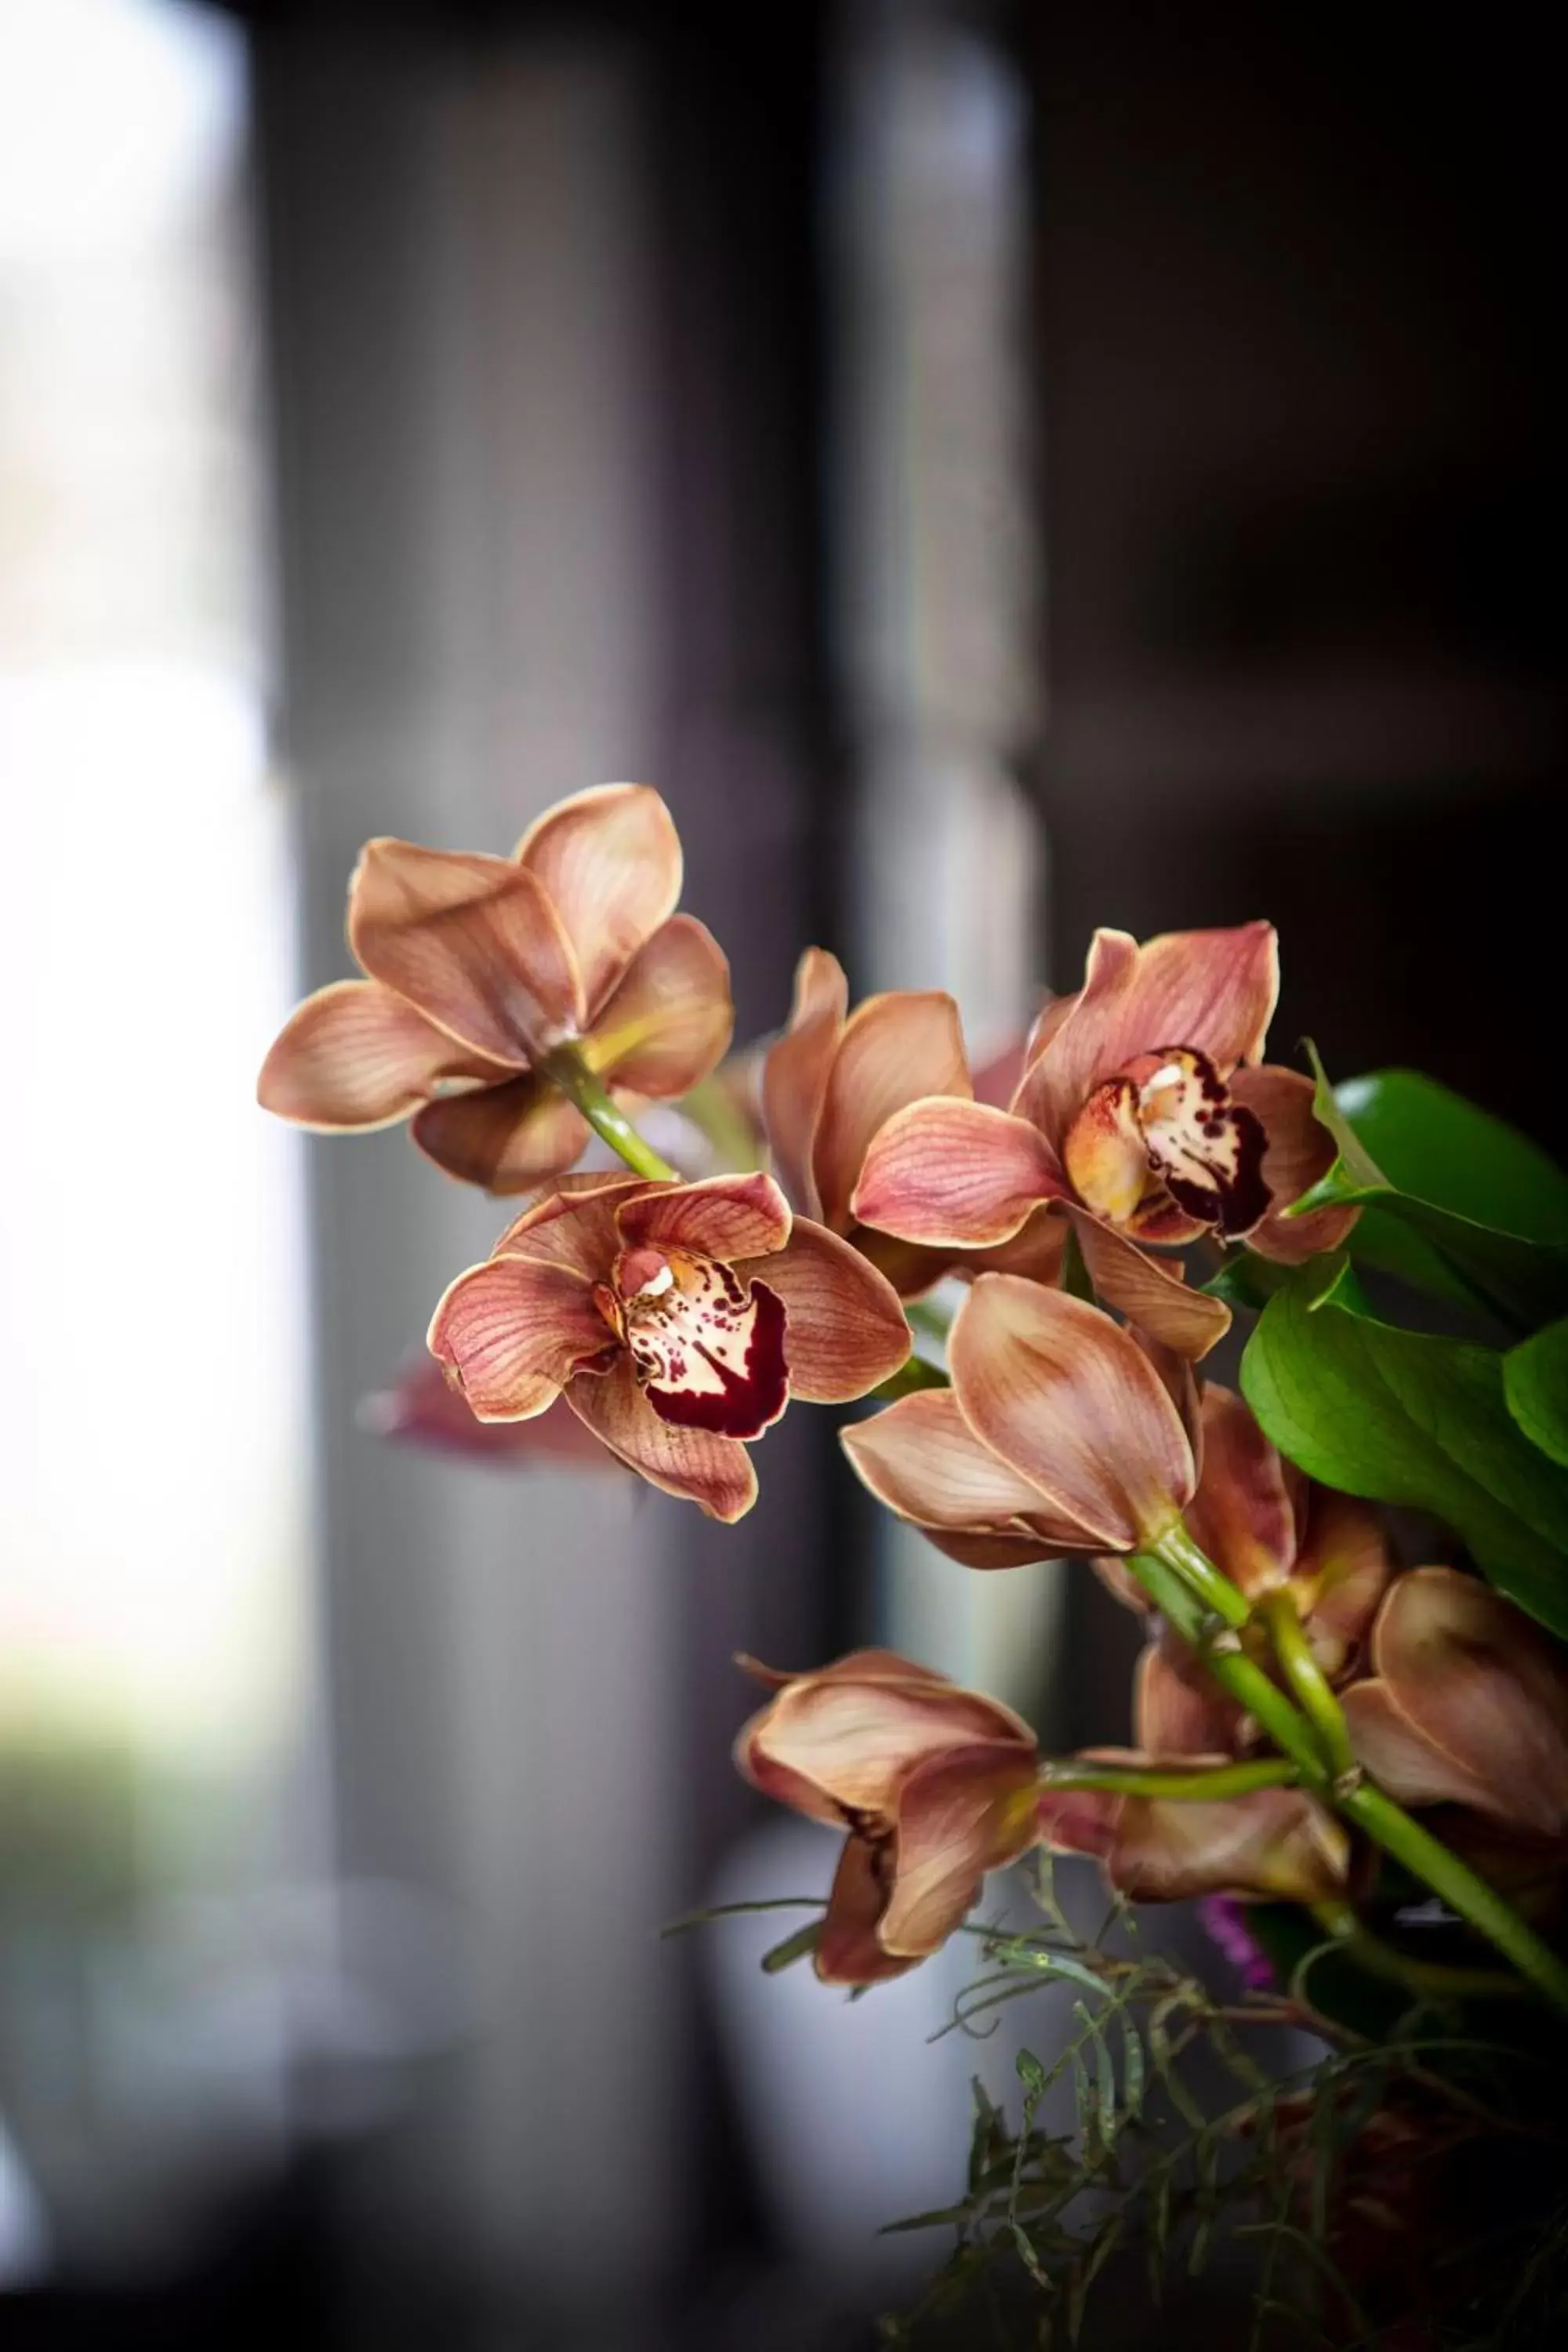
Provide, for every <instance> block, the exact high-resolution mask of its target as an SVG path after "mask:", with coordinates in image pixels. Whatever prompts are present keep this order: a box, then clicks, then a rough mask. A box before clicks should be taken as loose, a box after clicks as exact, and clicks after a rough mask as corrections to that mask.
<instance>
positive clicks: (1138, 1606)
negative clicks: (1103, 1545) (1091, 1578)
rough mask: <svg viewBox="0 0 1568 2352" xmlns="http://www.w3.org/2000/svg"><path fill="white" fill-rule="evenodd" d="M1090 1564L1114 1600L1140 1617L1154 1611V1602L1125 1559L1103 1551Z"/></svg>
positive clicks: (1149, 1614)
mask: <svg viewBox="0 0 1568 2352" xmlns="http://www.w3.org/2000/svg"><path fill="white" fill-rule="evenodd" d="M1089 1566H1090V1568H1092V1569H1093V1570H1094V1572H1095V1575H1096V1576H1097V1577H1098V1578H1099V1580H1100V1583H1101V1584H1103V1585H1104V1587H1105V1589H1106V1591H1107V1592H1109V1593H1110V1597H1111V1599H1112V1601H1117V1602H1119V1603H1120V1605H1121V1607H1122V1608H1123V1609H1131V1611H1133V1612H1134V1613H1135V1614H1136V1615H1137V1616H1140V1617H1148V1616H1151V1615H1152V1613H1153V1608H1154V1604H1153V1602H1152V1601H1151V1600H1150V1598H1149V1595H1148V1593H1147V1592H1146V1591H1144V1589H1143V1587H1142V1585H1141V1584H1140V1583H1139V1581H1138V1579H1137V1578H1136V1577H1135V1576H1134V1575H1133V1573H1132V1570H1131V1569H1130V1568H1129V1567H1128V1565H1127V1563H1126V1561H1125V1560H1123V1559H1117V1557H1116V1556H1115V1554H1114V1553H1101V1554H1100V1555H1099V1556H1098V1557H1097V1558H1096V1559H1091V1560H1090V1561H1089Z"/></svg>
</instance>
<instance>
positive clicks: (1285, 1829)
mask: <svg viewBox="0 0 1568 2352" xmlns="http://www.w3.org/2000/svg"><path fill="white" fill-rule="evenodd" d="M1184 1760H1190V1759H1184ZM1223 1760H1224V1759H1220V1758H1215V1762H1220V1761H1223ZM1349 1864H1350V1840H1349V1838H1348V1837H1347V1836H1346V1834H1345V1832H1344V1831H1343V1830H1342V1828H1341V1826H1340V1824H1339V1822H1336V1821H1335V1820H1334V1818H1333V1816H1332V1815H1331V1814H1330V1813H1326V1812H1325V1811H1323V1810H1322V1808H1321V1805H1317V1804H1315V1803H1314V1802H1313V1801H1312V1800H1311V1798H1310V1797H1309V1796H1307V1795H1306V1794H1305V1793H1304V1792H1303V1791H1302V1790H1300V1789H1258V1790H1254V1791H1253V1792H1252V1794H1251V1795H1250V1796H1246V1797H1227V1798H1224V1799H1221V1800H1218V1801H1205V1800H1201V1799H1200V1800H1196V1801H1194V1800H1192V1799H1189V1798H1165V1797H1124V1798H1123V1799H1122V1801H1121V1813H1120V1815H1119V1816H1118V1819H1117V1822H1116V1835H1115V1841H1114V1844H1113V1846H1112V1849H1111V1853H1110V1860H1109V1863H1108V1865H1107V1870H1106V1875H1107V1876H1108V1878H1109V1879H1110V1883H1111V1885H1113V1886H1115V1887H1117V1888H1119V1889H1120V1890H1121V1893H1122V1894H1123V1895H1128V1896H1130V1897H1131V1900H1132V1901H1133V1902H1135V1903H1173V1902H1180V1901H1183V1900H1184V1899H1185V1898H1187V1897H1188V1896H1191V1895H1267V1896H1269V1897H1270V1898H1272V1899H1274V1900H1276V1901H1279V1902H1288V1903H1321V1902H1326V1901H1328V1900H1330V1899H1331V1898H1332V1897H1333V1896H1334V1895H1338V1894H1339V1893H1340V1892H1341V1891H1342V1888H1343V1886H1344V1884H1345V1879H1346V1874H1347V1872H1348V1869H1349Z"/></svg>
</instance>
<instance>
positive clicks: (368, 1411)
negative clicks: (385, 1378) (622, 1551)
mask: <svg viewBox="0 0 1568 2352" xmlns="http://www.w3.org/2000/svg"><path fill="white" fill-rule="evenodd" d="M357 1418H358V1420H359V1422H360V1423H361V1426H362V1427H363V1428H365V1429H368V1430H369V1431H370V1432H371V1433H372V1434H373V1435H374V1436H376V1437H384V1438H387V1439H389V1440H390V1441H391V1443H392V1444H395V1445H411V1446H414V1447H416V1448H418V1449H420V1450H423V1451H425V1452H427V1453H432V1454H456V1455H458V1456H459V1457H460V1458H462V1459H463V1460H465V1461H471V1462H481V1463H484V1464H486V1465H489V1467H490V1468H492V1469H498V1470H511V1471H516V1470H525V1469H530V1468H538V1469H549V1468H557V1467H558V1468H563V1469H572V1470H579V1469H581V1470H597V1471H605V1472H608V1473H609V1475H611V1476H612V1477H616V1478H620V1477H624V1476H625V1475H626V1465H625V1464H624V1463H620V1462H617V1461H616V1457H615V1455H614V1454H606V1453H605V1449H604V1447H603V1446H602V1445H601V1444H599V1441H598V1439H597V1438H596V1437H593V1436H590V1434H589V1433H588V1432H587V1430H585V1429H584V1426H583V1424H582V1423H581V1422H580V1421H579V1420H578V1419H577V1416H576V1415H575V1413H574V1412H571V1411H570V1410H569V1409H568V1407H567V1405H566V1403H565V1401H564V1399H563V1398H560V1397H557V1399H556V1401H555V1402H554V1403H553V1404H552V1405H548V1406H546V1408H545V1410H544V1412H542V1413H539V1414H537V1415H535V1416H534V1418H533V1419H531V1420H529V1421H477V1420H476V1419H475V1418H474V1415H473V1413H472V1412H471V1411H470V1409H469V1407H468V1405H467V1404H466V1403H465V1402H464V1400H463V1395H462V1391H461V1390H459V1389H458V1388H457V1387H456V1386H455V1385H454V1383H453V1382H452V1381H449V1380H448V1379H447V1375H446V1373H445V1371H444V1370H443V1369H442V1367H441V1366H440V1365H439V1364H438V1363H437V1362H436V1360H434V1358H433V1357H430V1356H427V1355H421V1356H420V1357H419V1358H418V1359H417V1360H415V1361H413V1362H410V1363H406V1364H404V1365H402V1366H400V1367H399V1369H398V1370H396V1371H395V1373H394V1374H393V1376H392V1379H391V1381H389V1382H388V1384H387V1386H386V1387H385V1388H384V1389H375V1390H373V1391H372V1392H371V1393H370V1395H368V1396H367V1397H364V1398H363V1400H362V1401H361V1403H360V1407H359V1412H358V1415H357Z"/></svg>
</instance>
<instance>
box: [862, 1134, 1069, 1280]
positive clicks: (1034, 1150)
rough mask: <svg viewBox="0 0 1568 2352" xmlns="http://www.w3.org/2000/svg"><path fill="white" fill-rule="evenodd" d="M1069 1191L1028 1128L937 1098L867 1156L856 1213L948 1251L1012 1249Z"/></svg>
mask: <svg viewBox="0 0 1568 2352" xmlns="http://www.w3.org/2000/svg"><path fill="white" fill-rule="evenodd" d="M1066 1194H1067V1184H1066V1180H1065V1178H1064V1177H1063V1175H1062V1171H1061V1169H1060V1166H1059V1165H1058V1160H1057V1157H1056V1154H1055V1153H1054V1152H1053V1151H1052V1150H1051V1149H1050V1146H1049V1145H1048V1144H1047V1141H1046V1139H1045V1138H1044V1137H1043V1136H1042V1135H1041V1134H1040V1132H1039V1130H1038V1129H1037V1128H1034V1127H1031V1126H1030V1125H1029V1124H1028V1122H1027V1120H1026V1119H1021V1118H1013V1117H1012V1116H1011V1114H1010V1113H1008V1112H1006V1111H1002V1110H992V1109H990V1108H988V1107H987V1106H986V1105H985V1104H984V1103H975V1102H962V1101H959V1100H957V1099H956V1098H954V1097H931V1098H930V1099H929V1100H927V1101H924V1102H916V1103H911V1104H910V1106H909V1108H907V1109H905V1110H901V1111H898V1112H896V1113H895V1114H894V1116H893V1117H892V1118H890V1119H889V1121H888V1123H887V1125H886V1126H885V1127H883V1128H882V1129H880V1131H879V1134H878V1135H877V1137H876V1139H874V1141H873V1142H872V1144H871V1148H870V1150H868V1153H867V1155H866V1162H865V1166H864V1167H863V1168H862V1169H861V1171H860V1181H859V1182H858V1184H857V1186H856V1188H855V1194H854V1199H853V1201H852V1202H851V1209H852V1212H853V1213H854V1215H855V1216H857V1217H858V1219H859V1220H860V1222H861V1223H862V1224H867V1225H876V1226H878V1227H879V1229H880V1230H881V1231H882V1232H884V1233H889V1234H896V1235H897V1236H898V1238H899V1239H900V1241H907V1242H923V1243H928V1244H931V1245H933V1246H935V1247H939V1248H956V1249H974V1248H989V1247H994V1245H995V1244H997V1243H998V1242H1006V1241H1011V1240H1012V1238H1013V1236H1014V1234H1016V1233H1017V1232H1018V1231H1019V1230H1020V1228H1021V1227H1022V1226H1023V1225H1024V1224H1025V1223H1026V1221H1027V1219H1028V1218H1029V1217H1030V1215H1031V1214H1032V1213H1033V1212H1034V1211H1035V1210H1036V1209H1037V1207H1038V1206H1039V1204H1040V1202H1042V1201H1052V1200H1061V1199H1064V1198H1065V1197H1066Z"/></svg>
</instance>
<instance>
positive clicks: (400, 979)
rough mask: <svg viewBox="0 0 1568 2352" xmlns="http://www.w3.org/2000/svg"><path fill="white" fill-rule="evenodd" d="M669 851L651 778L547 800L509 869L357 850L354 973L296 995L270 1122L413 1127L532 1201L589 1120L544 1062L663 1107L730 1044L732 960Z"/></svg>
mask: <svg viewBox="0 0 1568 2352" xmlns="http://www.w3.org/2000/svg"><path fill="white" fill-rule="evenodd" d="M680 881H681V853H680V844H679V839H678V837H677V835H676V831H675V827H674V825H673V824H672V823H671V821H670V815H669V812H668V809H667V808H666V806H665V804H664V803H663V801H662V800H661V799H660V798H659V796H658V793H656V792H653V791H651V790H650V789H649V788H648V786H647V785H646V784H605V785H603V786H601V787H599V788H598V789H597V790H595V791H593V792H586V793H578V794H577V795H576V796H575V797H574V799H571V800H565V801H561V802H559V803H557V804H556V806H555V807H553V808H552V809H549V810H547V811H546V812H545V814H543V815H542V817H541V818H540V819H539V820H538V822H537V823H536V824H533V825H531V827H530V828H529V830H528V832H527V833H525V834H524V835H523V837H522V839H521V842H520V843H519V844H518V847H517V851H516V854H515V856H513V857H511V858H504V857H484V856H465V855H460V854H458V853H456V852H449V851H445V850H436V849H421V848H418V847H416V845H414V844H413V843H411V842H406V841H394V840H377V841H372V842H370V843H368V844H367V845H366V846H365V848H364V850H363V852H362V854H361V857H360V861H359V865H358V866H357V867H356V868H355V871H354V875H353V880H352V881H351V883H350V885H349V904H348V940H349V946H350V947H351V949H352V950H353V954H354V957H355V959H356V961H358V963H359V965H360V967H361V970H362V971H363V973H364V974H365V977H364V978H363V979H360V980H344V981H335V982H332V983H331V986H330V987H327V988H322V989H319V990H318V991H317V992H316V993H315V995H313V996H310V997H307V998H306V1000H305V1002H304V1003H302V1004H301V1005H300V1007H299V1008H298V1010H297V1011H296V1012H295V1013H293V1015H292V1016H291V1018H290V1019H289V1022H288V1023H287V1024H286V1025H285V1027H284V1029H283V1031H282V1033H281V1034H280V1035H279V1037H278V1039H277V1041H276V1042H275V1044H274V1045H273V1046H272V1049H271V1051H270V1053H269V1054H268V1056H267V1059H266V1062H265V1063H264V1064H263V1066H262V1071H261V1076H260V1080H259V1082H258V1097H259V1099H260V1101H261V1102H262V1103H263V1105H264V1106H265V1107H266V1108H268V1110H272V1111H276V1112H277V1113H278V1114H279V1116H280V1117H282V1118H289V1119H292V1120H294V1121H295V1122H296V1124H298V1125H300V1126H302V1127H310V1128H317V1129H322V1130H325V1131H329V1132H333V1131H341V1130H345V1129H362V1128H363V1129H370V1128H380V1127H388V1126H391V1125H393V1124H395V1122H396V1121H397V1120H399V1119H404V1118H408V1117H409V1116H410V1115H411V1114H412V1116H413V1135H414V1140H415V1141H416V1143H417V1144H418V1145H419V1147H420V1149H421V1150H424V1151H426V1153H428V1155H429V1156H430V1158H431V1159H432V1160H436V1161H437V1164H438V1165H439V1166H440V1167H442V1168H444V1169H446V1170H447V1172H448V1173H449V1174H451V1175H454V1176H458V1177H462V1178H464V1179H465V1180H466V1181H468V1182H469V1183H474V1184H482V1185H484V1186H485V1187H486V1188H487V1189H488V1190H489V1192H502V1193H515V1192H531V1191H532V1190H533V1189H534V1188H535V1187H536V1186H538V1185H540V1184H542V1183H543V1182H546V1181H548V1180H549V1179H550V1178H551V1177H552V1176H555V1175H557V1174H559V1173H561V1172H562V1171H563V1170H565V1169H568V1168H570V1167H571V1166H572V1165H573V1164H574V1161H575V1160H577V1159H579V1158H580V1156H581V1155H582V1152H583V1151H584V1148H585V1146H586V1144H587V1141H588V1133H589V1130H588V1126H587V1122H586V1121H585V1120H584V1118H583V1116H582V1114H581V1112H580V1111H578V1110H577V1109H576V1108H574V1105H573V1104H571V1103H570V1102H568V1101H567V1100H566V1098H565V1097H564V1096H563V1095H562V1094H561V1093H559V1092H558V1091H557V1089H556V1088H555V1087H553V1086H552V1084H551V1082H550V1080H549V1078H548V1077H547V1076H545V1075H544V1074H543V1072H542V1068H541V1064H542V1062H543V1060H544V1059H545V1058H546V1057H547V1056H548V1055H549V1054H550V1053H551V1052H552V1051H553V1050H555V1049H557V1048H559V1047H560V1046H561V1045H564V1044H572V1045H575V1046H576V1047H577V1049H578V1051H579V1052H580V1054H581V1055H582V1056H583V1058H584V1061H585V1062H586V1063H587V1065H588V1067H589V1068H590V1070H591V1071H592V1072H593V1073H594V1075H595V1077H597V1078H598V1079H599V1080H600V1081H601V1082H604V1083H605V1084H607V1085H608V1086H609V1087H610V1089H611V1092H612V1094H613V1095H616V1096H619V1097H623V1098H626V1097H630V1098H632V1099H634V1100H636V1099H644V1098H652V1099H657V1100H666V1099H668V1098H670V1097H676V1096H679V1095H683V1094H686V1093H687V1092H688V1091H689V1089H690V1088H691V1087H694V1086H695V1085H696V1084H697V1083H698V1081H699V1080H700V1079H701V1078H703V1077H705V1076H707V1074H708V1072H709V1071H710V1070H711V1069H712V1067H713V1066H714V1064H715V1063H716V1062H717V1061H718V1060H719V1058H720V1056H721V1055H722V1053H723V1052H724V1049H725V1047H726V1045H728V1044H729V1041H730V1034H731V1029H732V1027H733V1018H734V1016H733V1011H732V1008H731V1002H730V976H729V966H728V964H727V962H726V961H725V959H724V955H723V953H722V950H721V949H720V947H719V945H718V942H717V941H716V940H714V939H713V937H712V935H711V934H710V932H709V931H708V930H707V929H705V927H704V926H703V925H702V924H701V923H700V922H698V921H697V920H696V919H694V918H693V917H692V916H690V915H677V914H675V913H674V912H673V911H672V910H673V908H674V907H675V904H676V901H677V899H678V898H679V896H680Z"/></svg>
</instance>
